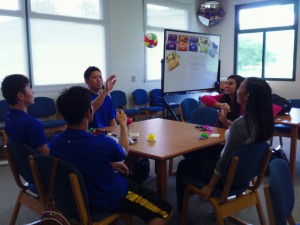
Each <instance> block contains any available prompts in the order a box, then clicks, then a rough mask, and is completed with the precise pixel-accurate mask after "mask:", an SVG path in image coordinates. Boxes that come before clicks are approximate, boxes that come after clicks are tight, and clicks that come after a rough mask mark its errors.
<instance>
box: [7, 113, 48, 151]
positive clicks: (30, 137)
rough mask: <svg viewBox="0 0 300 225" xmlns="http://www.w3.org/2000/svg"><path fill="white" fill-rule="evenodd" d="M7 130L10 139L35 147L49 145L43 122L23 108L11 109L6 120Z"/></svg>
mask: <svg viewBox="0 0 300 225" xmlns="http://www.w3.org/2000/svg"><path fill="white" fill-rule="evenodd" d="M5 132H6V133H7V136H8V139H9V140H12V141H15V142H19V143H22V144H26V145H28V146H30V147H32V148H34V149H36V148H38V147H41V146H43V145H45V144H47V145H49V144H48V141H47V138H46V135H45V132H44V128H43V126H42V124H41V122H40V121H38V120H37V119H36V118H34V117H33V116H31V115H29V114H28V113H26V112H24V111H22V110H18V109H10V110H9V112H8V114H7V118H6V120H5Z"/></svg>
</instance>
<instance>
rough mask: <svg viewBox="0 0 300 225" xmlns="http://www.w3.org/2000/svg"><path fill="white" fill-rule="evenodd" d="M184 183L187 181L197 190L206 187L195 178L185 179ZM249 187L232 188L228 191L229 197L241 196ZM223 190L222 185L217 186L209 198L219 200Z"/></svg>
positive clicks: (204, 183) (205, 183)
mask: <svg viewBox="0 0 300 225" xmlns="http://www.w3.org/2000/svg"><path fill="white" fill-rule="evenodd" d="M185 181H187V182H188V183H190V184H192V185H194V186H195V187H197V188H198V189H201V188H203V187H204V186H205V185H207V182H204V181H202V180H200V179H197V178H196V177H192V176H190V177H186V178H185ZM248 187H249V185H244V186H239V187H234V188H232V189H231V190H230V192H229V196H233V195H240V194H242V193H243V192H244V191H245V190H246V189H247V188H248ZM223 190H224V186H223V185H219V186H216V187H215V188H214V190H213V192H212V193H211V195H210V196H211V197H213V198H219V197H221V195H222V192H223Z"/></svg>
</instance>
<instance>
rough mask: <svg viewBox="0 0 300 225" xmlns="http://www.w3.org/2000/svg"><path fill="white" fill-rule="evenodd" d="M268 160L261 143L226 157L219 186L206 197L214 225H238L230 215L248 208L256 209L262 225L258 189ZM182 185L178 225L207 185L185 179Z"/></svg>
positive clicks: (267, 149) (246, 146) (241, 148)
mask: <svg viewBox="0 0 300 225" xmlns="http://www.w3.org/2000/svg"><path fill="white" fill-rule="evenodd" d="M270 157H271V149H270V148H269V144H267V143H265V142H263V143H257V144H250V145H245V146H242V147H240V148H238V149H236V150H235V151H233V152H231V153H230V155H229V156H228V160H227V163H226V167H225V171H224V174H223V176H222V178H221V181H220V184H219V185H217V186H216V187H215V188H214V190H213V192H212V194H211V195H210V197H209V201H210V202H211V204H212V205H213V207H214V212H215V216H216V221H217V224H218V225H224V219H225V218H227V217H230V218H231V219H233V220H235V221H239V222H240V223H241V220H240V219H239V218H236V217H235V216H233V215H234V214H236V213H237V212H240V211H242V210H244V209H246V208H249V207H251V206H256V210H257V213H258V217H259V220H260V224H262V225H265V224H266V223H265V219H264V216H263V211H262V205H261V202H260V198H259V193H258V188H259V186H260V184H261V182H262V180H263V178H264V175H265V171H266V168H267V166H268V164H269V160H270ZM185 183H186V188H185V192H184V199H183V206H182V213H181V221H180V224H181V225H185V224H187V223H186V220H187V212H188V205H189V199H190V197H191V196H193V195H199V196H201V191H200V190H201V188H203V187H204V186H205V185H207V181H202V180H200V179H199V178H197V177H193V176H190V177H186V179H185ZM194 207H195V206H194ZM240 223H239V224H240ZM242 224H244V223H242Z"/></svg>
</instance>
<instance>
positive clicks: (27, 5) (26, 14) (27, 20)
mask: <svg viewBox="0 0 300 225" xmlns="http://www.w3.org/2000/svg"><path fill="white" fill-rule="evenodd" d="M98 1H99V5H100V6H103V7H100V9H99V10H101V15H102V17H103V18H98V19H90V18H82V17H73V16H63V15H54V14H47V13H38V12H34V11H31V0H25V1H23V0H22V1H21V0H19V9H18V10H6V9H0V15H1V16H12V17H16V18H21V19H22V20H23V29H24V43H22V44H24V48H25V50H26V56H27V59H24V63H25V64H26V66H27V68H26V69H27V73H26V74H24V75H25V76H27V77H28V79H29V82H30V86H31V87H32V88H33V89H34V91H35V92H39V93H43V92H57V91H61V90H62V89H64V88H68V87H71V86H74V85H84V78H83V71H82V82H81V83H72V81H71V79H70V81H69V82H68V83H64V84H47V85H36V84H34V71H33V61H34V58H32V57H33V55H32V39H31V27H30V24H31V19H41V20H50V21H57V22H71V23H75V24H90V25H98V26H102V27H103V29H104V30H105V35H104V39H105V44H103V46H104V47H105V46H109V27H108V22H109V19H108V0H98ZM104 52H105V55H104V56H103V57H105V59H106V60H105V65H103V66H102V68H100V69H101V71H102V72H103V76H104V79H105V75H106V74H108V73H109V70H110V63H109V61H108V60H107V59H108V58H109V47H105V50H104ZM87 66H89V65H87ZM96 66H97V65H96ZM103 67H105V68H103ZM45 79H46V78H45Z"/></svg>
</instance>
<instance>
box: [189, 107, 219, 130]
mask: <svg viewBox="0 0 300 225" xmlns="http://www.w3.org/2000/svg"><path fill="white" fill-rule="evenodd" d="M217 120H218V110H217V109H215V108H210V107H203V108H199V109H194V110H193V111H192V113H191V118H190V122H191V123H196V124H201V125H208V126H213V127H215V126H216V123H217Z"/></svg>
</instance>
